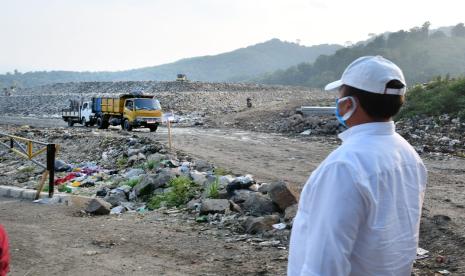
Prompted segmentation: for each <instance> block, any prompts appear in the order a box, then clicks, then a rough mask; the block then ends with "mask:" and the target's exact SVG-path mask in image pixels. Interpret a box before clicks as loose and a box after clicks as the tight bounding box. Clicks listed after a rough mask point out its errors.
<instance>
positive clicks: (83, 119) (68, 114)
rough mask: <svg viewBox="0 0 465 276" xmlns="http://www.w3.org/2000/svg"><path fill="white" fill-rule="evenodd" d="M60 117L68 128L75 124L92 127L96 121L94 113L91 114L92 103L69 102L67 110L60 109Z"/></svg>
mask: <svg viewBox="0 0 465 276" xmlns="http://www.w3.org/2000/svg"><path fill="white" fill-rule="evenodd" d="M61 116H62V118H63V120H64V121H65V122H67V123H68V126H70V127H72V126H73V125H74V124H75V123H79V124H82V125H84V126H93V125H94V124H95V121H96V120H95V119H96V118H95V116H94V113H93V112H92V102H81V101H77V100H70V105H69V108H66V109H62V110H61Z"/></svg>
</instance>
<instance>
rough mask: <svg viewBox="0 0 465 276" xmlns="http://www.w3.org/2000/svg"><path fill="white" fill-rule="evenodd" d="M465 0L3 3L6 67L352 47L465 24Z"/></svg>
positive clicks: (121, 64)
mask: <svg viewBox="0 0 465 276" xmlns="http://www.w3.org/2000/svg"><path fill="white" fill-rule="evenodd" d="M464 10H465V1H463V0H441V1H424V0H423V1H421V0H411V1H408V0H386V1H375V0H350V1H347V0H0V73H4V72H6V71H13V70H14V69H18V70H19V71H21V72H25V71H36V70H74V71H102V70H112V71H113V70H125V69H132V68H139V67H144V66H153V65H158V64H163V63H168V62H173V61H176V60H178V59H181V58H185V57H193V56H200V55H213V54H218V53H222V52H227V51H231V50H234V49H237V48H241V47H246V46H249V45H252V44H256V43H259V42H263V41H266V40H269V39H271V38H279V39H281V40H286V41H292V42H295V41H296V40H297V39H300V41H301V44H303V45H315V44H322V43H339V44H344V43H345V42H346V41H353V42H356V41H359V40H364V39H367V38H368V34H369V33H382V32H385V31H397V30H400V29H405V30H408V29H410V28H411V27H414V26H420V25H421V24H423V23H424V22H425V21H430V22H431V23H432V28H437V27H440V26H450V25H455V24H457V23H459V22H465V13H464Z"/></svg>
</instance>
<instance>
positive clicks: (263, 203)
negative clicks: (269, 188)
mask: <svg viewBox="0 0 465 276" xmlns="http://www.w3.org/2000/svg"><path fill="white" fill-rule="evenodd" d="M240 206H241V207H242V209H243V210H244V212H247V213H249V214H250V215H252V216H262V215H269V214H272V213H274V212H276V211H277V208H276V205H275V204H274V203H273V201H272V200H271V199H270V198H269V197H267V196H265V195H263V194H261V193H257V192H252V193H251V194H250V196H249V197H248V198H247V199H246V200H245V201H244V203H242V204H240Z"/></svg>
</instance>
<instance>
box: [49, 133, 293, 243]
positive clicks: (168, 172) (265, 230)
mask: <svg viewBox="0 0 465 276" xmlns="http://www.w3.org/2000/svg"><path fill="white" fill-rule="evenodd" d="M100 147H101V148H102V149H103V150H102V152H101V158H100V160H99V161H92V162H89V161H85V162H80V163H67V162H64V161H62V160H57V161H56V164H55V170H56V179H55V187H56V190H58V191H59V192H61V193H67V194H71V195H81V196H86V197H91V198H92V200H91V201H90V202H89V204H88V205H87V207H86V210H85V211H86V212H87V213H89V214H92V215H108V214H113V215H121V214H123V213H125V212H139V213H144V212H147V211H149V210H156V209H161V210H168V211H169V210H171V212H174V211H175V210H178V211H179V210H181V211H183V212H184V211H185V212H188V213H189V214H191V215H192V216H194V217H195V220H196V221H197V222H198V223H210V224H213V225H216V226H218V227H220V228H224V227H229V228H231V229H233V230H234V231H236V232H238V233H244V234H252V235H256V234H260V235H274V236H276V235H278V236H279V237H280V238H281V239H284V240H285V239H287V238H288V234H289V229H290V227H291V225H292V219H293V217H294V216H295V213H296V211H297V195H296V193H295V192H294V191H293V190H292V189H291V188H290V187H289V185H288V184H287V183H285V182H282V181H278V182H274V183H259V182H257V181H256V180H255V179H254V177H253V176H252V175H235V174H233V173H231V172H229V171H227V170H225V169H223V168H219V167H215V166H214V165H213V164H211V163H210V162H208V161H205V160H199V159H193V158H191V157H190V156H188V155H186V154H184V153H182V152H176V153H173V152H169V151H168V150H167V149H166V148H165V147H164V145H162V144H159V143H158V142H155V141H152V140H150V139H148V138H145V137H127V138H126V139H121V137H120V138H106V139H102V141H101V142H100ZM52 202H53V201H52ZM279 244H281V242H276V244H275V246H278V245H279Z"/></svg>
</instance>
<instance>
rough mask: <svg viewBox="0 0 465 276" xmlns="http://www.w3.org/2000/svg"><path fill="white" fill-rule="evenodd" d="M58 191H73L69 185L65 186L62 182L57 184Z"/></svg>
mask: <svg viewBox="0 0 465 276" xmlns="http://www.w3.org/2000/svg"><path fill="white" fill-rule="evenodd" d="M47 190H48V186H47ZM58 191H59V192H60V193H72V192H73V190H72V189H71V188H70V187H68V186H66V185H64V184H63V185H60V186H58Z"/></svg>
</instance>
